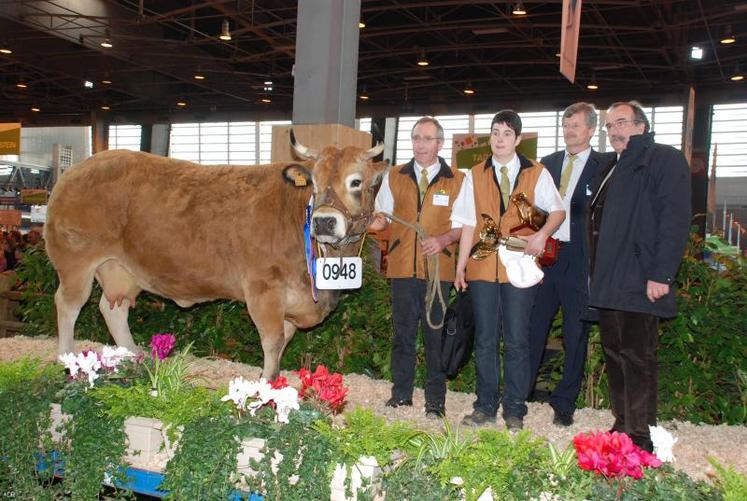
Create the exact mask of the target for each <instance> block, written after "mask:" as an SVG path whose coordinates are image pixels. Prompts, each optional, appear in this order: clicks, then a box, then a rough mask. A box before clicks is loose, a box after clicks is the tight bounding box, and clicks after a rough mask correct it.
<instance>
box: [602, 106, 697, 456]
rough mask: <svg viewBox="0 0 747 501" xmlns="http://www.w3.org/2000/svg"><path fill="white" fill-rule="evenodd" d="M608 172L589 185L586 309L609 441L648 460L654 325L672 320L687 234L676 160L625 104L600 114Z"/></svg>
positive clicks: (684, 182) (685, 175) (686, 191)
mask: <svg viewBox="0 0 747 501" xmlns="http://www.w3.org/2000/svg"><path fill="white" fill-rule="evenodd" d="M605 128H606V129H607V131H608V137H609V142H610V145H611V146H612V148H613V149H614V150H615V152H616V153H617V163H616V164H614V165H613V166H612V167H611V169H608V171H607V172H604V173H603V174H601V175H600V176H599V177H598V179H597V184H598V187H597V188H596V189H595V190H594V195H593V197H592V201H591V206H590V212H589V215H590V221H589V223H590V224H589V231H590V235H589V237H590V244H591V246H590V251H591V261H590V263H591V270H590V278H591V282H590V291H589V304H590V305H591V306H593V307H595V308H598V310H599V328H600V333H601V338H602V347H603V348H604V355H605V361H606V364H607V376H608V379H609V393H610V406H611V408H612V414H613V416H614V417H615V423H614V425H613V427H612V430H613V431H619V432H625V433H626V434H628V435H629V436H630V437H631V438H632V439H633V442H634V443H635V444H637V445H638V446H639V447H641V448H643V449H646V450H648V451H651V450H652V449H653V445H652V443H651V436H650V433H649V426H654V425H656V404H657V395H658V391H657V385H658V365H657V360H656V349H657V346H658V338H659V332H658V326H659V318H660V317H662V318H667V317H674V316H676V314H677V308H676V303H675V290H674V288H675V282H674V279H675V275H676V274H677V268H678V267H679V265H680V261H681V260H682V256H683V255H684V252H685V246H686V245H687V238H688V230H689V224H690V169H689V167H688V165H687V161H686V160H685V157H684V155H683V154H682V152H680V151H679V150H677V149H675V148H672V147H671V146H667V145H663V144H659V143H655V142H654V135H653V133H651V132H650V131H649V128H650V126H649V121H648V118H647V117H646V114H645V113H644V112H643V109H642V108H641V106H640V105H639V104H638V103H636V102H635V101H630V102H618V103H614V104H613V105H612V106H610V107H609V109H608V110H607V122H606V123H605Z"/></svg>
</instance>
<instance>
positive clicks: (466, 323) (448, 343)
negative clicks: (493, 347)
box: [441, 290, 475, 379]
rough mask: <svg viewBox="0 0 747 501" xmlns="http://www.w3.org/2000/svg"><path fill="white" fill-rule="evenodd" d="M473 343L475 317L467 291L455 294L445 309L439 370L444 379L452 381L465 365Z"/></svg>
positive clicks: (470, 354)
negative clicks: (443, 373)
mask: <svg viewBox="0 0 747 501" xmlns="http://www.w3.org/2000/svg"><path fill="white" fill-rule="evenodd" d="M474 342H475V316H474V312H473V310H472V297H471V296H470V293H469V290H467V291H464V292H457V295H456V298H455V299H454V301H453V302H452V303H451V304H450V305H449V307H448V308H447V309H446V316H445V318H444V327H443V331H442V333H441V368H442V369H443V371H444V372H445V373H446V377H447V378H449V379H454V378H455V377H456V376H457V374H459V371H460V370H461V369H462V367H464V366H465V365H467V362H469V359H470V357H471V356H472V346H473V344H474Z"/></svg>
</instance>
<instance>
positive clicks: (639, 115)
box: [607, 101, 651, 132]
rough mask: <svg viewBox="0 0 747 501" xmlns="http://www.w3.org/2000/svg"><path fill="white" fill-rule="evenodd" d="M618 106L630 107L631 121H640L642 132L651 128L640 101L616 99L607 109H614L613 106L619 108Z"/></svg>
mask: <svg viewBox="0 0 747 501" xmlns="http://www.w3.org/2000/svg"><path fill="white" fill-rule="evenodd" d="M620 106H629V107H630V109H632V110H633V121H634V122H638V123H642V124H643V125H644V126H645V127H644V129H643V132H649V131H650V130H651V123H650V122H649V121H648V117H647V116H646V112H644V111H643V106H641V103H639V102H638V101H618V102H616V103H612V104H611V105H610V107H609V108H608V109H607V111H609V110H614V109H615V108H619V107H620Z"/></svg>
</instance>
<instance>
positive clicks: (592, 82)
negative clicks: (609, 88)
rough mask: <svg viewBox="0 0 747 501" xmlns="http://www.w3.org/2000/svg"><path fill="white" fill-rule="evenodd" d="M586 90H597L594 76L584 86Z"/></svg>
mask: <svg viewBox="0 0 747 501" xmlns="http://www.w3.org/2000/svg"><path fill="white" fill-rule="evenodd" d="M586 88H587V89H589V90H597V89H598V88H599V86H598V85H597V79H596V77H594V75H592V76H591V82H589V83H588V84H587V85H586Z"/></svg>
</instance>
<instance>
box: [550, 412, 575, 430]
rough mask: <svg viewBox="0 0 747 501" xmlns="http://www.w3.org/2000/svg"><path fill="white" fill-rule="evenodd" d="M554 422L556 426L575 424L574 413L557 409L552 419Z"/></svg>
mask: <svg viewBox="0 0 747 501" xmlns="http://www.w3.org/2000/svg"><path fill="white" fill-rule="evenodd" d="M552 424H554V425H556V426H571V425H572V424H573V414H572V413H571V414H568V413H567V412H560V411H557V410H556V411H555V417H554V418H553V419H552Z"/></svg>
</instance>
